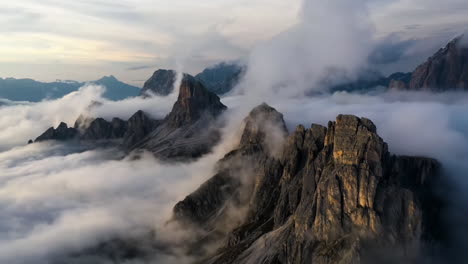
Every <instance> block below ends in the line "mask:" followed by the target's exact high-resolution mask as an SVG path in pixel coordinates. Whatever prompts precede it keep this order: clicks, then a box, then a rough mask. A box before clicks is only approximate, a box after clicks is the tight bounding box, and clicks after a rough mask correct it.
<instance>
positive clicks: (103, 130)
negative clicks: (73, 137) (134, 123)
mask: <svg viewBox="0 0 468 264" xmlns="http://www.w3.org/2000/svg"><path fill="white" fill-rule="evenodd" d="M126 130H127V122H125V121H123V120H122V119H120V118H114V119H112V121H111V122H107V121H106V120H104V119H102V118H96V119H94V120H93V121H92V122H91V123H90V124H89V127H88V128H87V129H86V130H85V131H84V134H83V135H81V139H83V140H101V139H118V138H122V137H123V136H124V134H125V132H126Z"/></svg>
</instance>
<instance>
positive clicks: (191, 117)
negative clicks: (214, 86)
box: [164, 75, 226, 128]
mask: <svg viewBox="0 0 468 264" xmlns="http://www.w3.org/2000/svg"><path fill="white" fill-rule="evenodd" d="M224 110H226V106H225V105H223V104H222V103H221V101H220V99H219V97H218V96H217V95H216V94H214V93H212V92H209V91H208V90H206V88H205V87H204V86H203V84H202V83H201V82H200V81H198V80H197V79H195V78H194V77H192V76H190V75H184V78H183V79H182V82H181V84H180V91H179V97H178V99H177V101H176V103H175V104H174V106H173V108H172V111H171V112H170V113H169V115H168V116H167V117H166V119H165V120H164V122H165V123H166V124H167V125H168V126H171V127H174V128H177V127H180V126H183V125H185V124H192V123H193V122H194V121H197V120H199V119H200V118H201V117H202V116H210V117H217V116H218V115H219V114H221V113H222V112H223V111H224Z"/></svg>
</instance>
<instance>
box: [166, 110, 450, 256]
mask: <svg viewBox="0 0 468 264" xmlns="http://www.w3.org/2000/svg"><path fill="white" fill-rule="evenodd" d="M244 125H245V129H244V132H243V135H242V137H241V140H240V143H239V145H238V147H237V148H236V149H235V150H233V151H231V152H229V153H228V154H227V155H226V156H225V157H224V158H223V159H222V160H220V161H219V163H218V169H217V173H216V174H215V175H214V176H213V177H212V178H210V179H209V180H208V181H207V182H205V183H204V184H203V185H201V186H200V188H199V189H198V190H196V191H195V192H193V193H192V194H190V195H189V196H187V197H186V198H185V199H184V200H183V201H181V202H179V203H177V205H176V206H175V207H174V221H176V222H182V223H184V224H189V226H190V225H191V226H196V227H198V228H201V229H202V230H205V232H206V233H207V234H208V235H206V233H205V235H204V236H203V237H201V238H200V239H199V240H197V239H195V242H193V245H192V249H191V250H189V252H193V251H194V250H195V249H197V250H198V252H197V254H199V255H203V254H207V255H208V256H206V255H205V257H203V258H200V261H199V263H363V262H364V263H366V261H369V262H368V263H373V262H372V261H375V260H376V259H382V258H385V259H387V260H388V261H390V263H409V262H411V261H417V258H418V256H419V254H420V253H422V251H423V249H424V246H425V245H428V244H431V243H432V242H433V241H437V240H438V239H440V233H439V232H440V230H441V223H440V222H439V219H440V215H439V212H440V210H441V207H442V203H441V201H439V200H438V199H437V197H436V196H435V194H434V183H435V182H436V181H437V176H438V171H439V166H440V165H439V163H438V162H437V161H435V160H433V159H428V158H420V157H406V156H395V155H391V154H390V153H389V152H388V147H387V144H386V143H385V142H384V141H383V140H382V139H381V138H380V137H379V136H378V135H377V130H376V127H375V125H374V124H373V123H372V122H371V121H370V120H368V119H366V118H358V117H355V116H350V115H339V116H338V117H337V119H336V121H335V122H329V124H328V127H323V126H320V125H315V124H314V125H312V126H311V127H310V128H305V127H303V126H299V127H297V129H296V130H295V131H294V132H293V133H292V134H290V135H289V136H286V135H287V131H286V128H285V126H284V121H283V118H282V115H281V114H280V113H278V112H277V111H276V110H275V109H273V108H271V107H269V106H267V105H265V104H263V105H261V106H259V107H257V108H255V109H254V110H253V111H252V112H251V114H250V115H249V116H248V117H247V118H246V119H245V122H244ZM272 129H273V130H276V132H275V134H276V135H277V136H278V135H279V136H281V135H283V137H284V138H283V139H284V141H283V143H281V142H282V141H281V140H276V142H278V144H279V145H280V148H279V150H280V151H279V153H280V154H279V155H278V153H274V152H272V149H273V148H272V144H271V143H272V142H271V140H269V139H268V137H267V136H266V135H269V134H271V131H272ZM278 131H280V133H278ZM273 147H274V148H276V149H278V146H276V147H275V146H273ZM239 212H245V213H244V214H242V217H240V216H239V214H240V213H239ZM204 241H211V242H212V241H219V242H218V243H221V244H222V245H223V246H221V247H220V248H219V249H218V250H217V251H216V252H215V253H207V252H199V251H200V249H201V248H203V243H204Z"/></svg>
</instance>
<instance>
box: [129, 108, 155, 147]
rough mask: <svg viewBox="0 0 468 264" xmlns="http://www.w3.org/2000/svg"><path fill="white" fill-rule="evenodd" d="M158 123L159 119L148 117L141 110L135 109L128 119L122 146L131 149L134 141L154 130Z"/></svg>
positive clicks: (136, 141) (141, 138) (138, 140)
mask: <svg viewBox="0 0 468 264" xmlns="http://www.w3.org/2000/svg"><path fill="white" fill-rule="evenodd" d="M160 123H161V121H160V120H154V119H152V118H150V117H148V116H147V115H146V114H145V113H144V112H143V111H141V110H140V111H137V112H136V113H135V114H134V115H133V116H131V117H130V119H128V122H127V130H126V131H125V134H124V135H123V138H124V140H123V146H124V147H125V148H126V149H131V148H132V147H133V146H134V145H135V144H136V143H138V142H140V141H141V140H143V139H144V138H145V137H146V136H147V135H148V134H149V133H151V132H152V131H153V130H155V129H156V127H158V125H159V124H160Z"/></svg>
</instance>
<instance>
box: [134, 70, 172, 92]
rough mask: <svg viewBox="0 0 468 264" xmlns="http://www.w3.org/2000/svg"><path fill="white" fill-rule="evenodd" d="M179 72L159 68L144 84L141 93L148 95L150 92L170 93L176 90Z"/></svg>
mask: <svg viewBox="0 0 468 264" xmlns="http://www.w3.org/2000/svg"><path fill="white" fill-rule="evenodd" d="M176 77H177V73H176V72H175V71H172V70H163V69H160V70H157V71H155V72H154V73H153V76H151V78H149V79H148V80H147V81H146V82H145V84H144V85H143V89H141V93H140V95H143V96H148V95H149V93H153V94H156V95H163V96H165V95H168V94H170V93H171V92H172V91H173V90H174V83H175V81H176Z"/></svg>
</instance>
